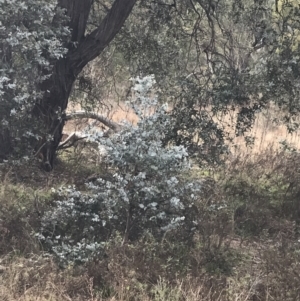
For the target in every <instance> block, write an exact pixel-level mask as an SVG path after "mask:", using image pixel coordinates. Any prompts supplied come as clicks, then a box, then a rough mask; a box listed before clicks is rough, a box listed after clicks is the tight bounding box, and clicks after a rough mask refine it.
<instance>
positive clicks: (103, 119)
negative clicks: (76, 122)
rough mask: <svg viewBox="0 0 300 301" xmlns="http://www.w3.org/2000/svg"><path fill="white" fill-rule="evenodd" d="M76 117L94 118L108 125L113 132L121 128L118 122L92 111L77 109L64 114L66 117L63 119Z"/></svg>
mask: <svg viewBox="0 0 300 301" xmlns="http://www.w3.org/2000/svg"><path fill="white" fill-rule="evenodd" d="M76 118H89V119H95V120H97V121H99V122H101V123H103V124H104V125H105V126H107V127H109V128H110V129H112V130H113V131H115V132H118V131H120V130H121V128H122V127H121V125H120V124H118V123H117V122H114V121H112V120H109V119H108V118H106V117H104V116H102V115H98V114H96V113H92V112H85V111H77V112H74V113H70V114H68V115H66V117H65V118H64V119H65V121H68V120H72V119H76Z"/></svg>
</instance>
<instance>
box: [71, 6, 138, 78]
mask: <svg viewBox="0 0 300 301" xmlns="http://www.w3.org/2000/svg"><path fill="white" fill-rule="evenodd" d="M136 1H137V0H115V1H114V3H113V5H112V7H111V9H110V10H109V12H108V13H107V15H106V16H105V18H104V19H103V20H102V22H101V24H100V25H99V27H98V28H96V29H95V30H94V31H92V32H91V33H90V34H89V35H88V36H86V37H85V38H84V39H83V40H82V41H81V42H79V44H78V47H77V48H76V49H74V50H72V51H71V52H70V53H69V55H68V58H69V60H70V63H71V66H72V68H73V70H74V73H75V74H77V72H80V71H81V70H82V68H83V67H84V66H85V65H86V64H87V63H88V62H90V61H92V60H93V59H94V58H96V57H97V56H98V55H100V53H101V52H102V51H103V50H104V48H105V47H106V46H107V45H108V44H109V43H110V42H111V41H112V40H113V38H114V37H115V36H116V34H117V33H118V32H119V31H120V29H121V28H122V26H123V24H124V22H125V21H126V19H127V18H128V16H129V15H130V13H131V10H132V8H133V6H134V5H135V3H136Z"/></svg>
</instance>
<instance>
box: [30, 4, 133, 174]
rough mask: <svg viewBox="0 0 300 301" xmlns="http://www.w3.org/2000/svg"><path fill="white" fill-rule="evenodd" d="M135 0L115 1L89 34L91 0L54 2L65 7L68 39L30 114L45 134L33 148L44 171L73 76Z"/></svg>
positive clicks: (99, 49)
mask: <svg viewBox="0 0 300 301" xmlns="http://www.w3.org/2000/svg"><path fill="white" fill-rule="evenodd" d="M136 1H137V0H115V1H114V3H113V5H112V7H111V9H110V10H109V11H108V13H107V15H106V16H105V18H104V19H103V20H102V22H101V23H100V25H99V27H98V28H96V29H95V30H94V31H93V32H91V33H90V34H89V35H87V36H85V35H84V34H85V30H86V24H87V20H88V16H89V13H90V10H91V6H92V2H93V0H84V1H82V0H59V1H58V5H59V6H61V7H62V8H65V9H66V13H67V15H68V17H69V20H70V22H69V24H68V25H69V26H70V28H71V29H72V42H77V43H78V45H77V47H73V46H71V45H70V46H69V51H68V53H67V54H66V56H65V57H64V58H63V59H60V60H59V61H57V63H56V64H55V67H54V69H53V73H52V76H51V77H50V78H49V79H48V80H46V81H44V82H43V83H42V90H43V91H44V92H45V94H44V97H43V99H42V101H41V102H40V103H37V104H36V105H35V107H34V110H33V115H34V116H35V117H36V118H37V119H38V120H39V121H40V122H41V124H42V126H43V130H44V131H45V133H46V135H45V137H44V138H43V139H42V141H41V142H40V145H39V146H38V147H36V149H37V154H42V159H43V167H44V169H45V170H46V171H50V170H52V168H53V160H54V157H55V153H56V150H57V147H58V145H59V143H60V140H61V137H62V130H63V127H64V123H65V118H64V112H65V110H66V108H67V105H68V99H69V96H70V93H71V90H72V86H73V84H74V82H75V79H76V77H77V76H78V74H79V73H80V72H81V71H82V69H83V68H84V66H85V65H86V64H87V63H88V62H90V61H92V60H93V59H94V58H96V57H97V56H98V55H100V54H101V52H102V51H103V50H104V49H105V47H106V46H107V45H108V44H109V43H110V42H111V41H112V40H113V38H114V37H115V36H116V34H117V33H118V32H119V30H120V29H121V27H122V26H123V24H124V22H125V21H126V19H127V17H128V16H129V15H130V13H131V10H132V8H133V6H134V4H135V3H136Z"/></svg>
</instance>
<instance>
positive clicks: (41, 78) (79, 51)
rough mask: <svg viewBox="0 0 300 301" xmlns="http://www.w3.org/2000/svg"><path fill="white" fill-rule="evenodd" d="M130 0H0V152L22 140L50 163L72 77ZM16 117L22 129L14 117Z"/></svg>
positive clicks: (103, 43) (103, 42) (99, 47)
mask: <svg viewBox="0 0 300 301" xmlns="http://www.w3.org/2000/svg"><path fill="white" fill-rule="evenodd" d="M135 2H136V0H115V1H113V2H112V3H110V2H108V3H106V4H105V3H104V2H103V3H101V2H100V3H97V2H96V1H93V0H86V1H81V0H75V1H74V0H58V1H43V0H42V1H39V0H38V1H37V0H26V1H23V2H19V1H6V0H4V1H0V11H1V13H0V16H1V18H0V22H1V36H2V40H1V57H2V60H1V72H2V74H1V77H0V83H1V86H0V88H1V111H0V113H1V121H2V125H1V135H0V142H2V143H1V147H0V148H1V153H0V154H1V156H2V157H5V156H6V155H9V154H11V153H12V151H16V150H18V147H16V145H20V144H19V143H18V142H19V140H24V141H25V144H26V145H28V147H32V146H33V148H34V149H35V151H36V153H37V154H41V155H42V157H43V163H44V168H45V169H46V170H51V169H52V166H53V159H54V156H55V152H56V149H57V146H58V145H59V142H60V140H61V137H62V129H63V126H64V114H65V110H66V107H67V104H68V99H69V96H70V93H71V91H72V86H73V84H74V82H75V79H76V78H77V76H78V74H79V73H80V72H81V71H82V69H83V68H84V67H85V65H86V64H87V63H88V62H90V61H91V60H93V59H94V58H95V57H97V56H98V55H99V54H100V53H101V52H102V51H103V50H104V49H105V47H107V45H108V44H109V43H110V42H111V41H112V40H113V38H114V37H115V35H116V34H117V33H118V32H119V30H120V28H121V27H122V26H123V24H124V22H125V20H126V19H127V17H128V15H129V14H130V12H131V10H132V8H133V6H134V4H135ZM96 6H100V8H101V9H97V10H96V8H97V7H96ZM102 8H103V9H102ZM95 10H96V13H94V12H95ZM95 16H97V17H98V19H95ZM93 18H94V21H95V23H91V22H90V21H91V20H92V19H93ZM15 114H16V115H17V119H18V120H15V119H14V118H11V117H12V116H13V115H15ZM21 120H22V122H23V125H22V127H23V129H22V127H21V128H18V127H19V126H20V124H16V123H15V122H16V121H19V122H20V121H21ZM25 121H26V122H25ZM25 124H27V129H26V130H24V125H25ZM33 124H35V128H34V126H33ZM21 130H22V131H23V132H24V133H22V135H20V131H21ZM36 140H37V141H38V143H36V142H33V141H36ZM28 142H30V143H28Z"/></svg>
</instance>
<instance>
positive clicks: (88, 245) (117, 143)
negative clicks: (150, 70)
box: [38, 76, 200, 262]
mask: <svg viewBox="0 0 300 301" xmlns="http://www.w3.org/2000/svg"><path fill="white" fill-rule="evenodd" d="M135 81H136V83H135V85H134V90H135V94H136V96H135V99H134V101H133V102H132V106H133V108H134V109H135V111H136V112H137V114H138V115H139V117H140V120H139V123H138V124H137V125H136V126H134V125H132V124H128V123H124V124H123V130H122V131H120V132H119V133H117V134H115V135H114V136H113V137H111V138H110V139H107V138H104V137H102V134H101V133H98V135H96V134H94V135H92V136H90V139H93V140H94V141H96V142H98V143H99V146H101V147H103V146H104V147H105V148H106V150H107V155H106V156H105V157H104V159H103V160H104V161H105V162H106V163H108V164H109V165H110V170H111V172H110V173H109V174H107V175H105V178H104V177H103V178H101V177H100V178H99V179H97V181H94V182H90V183H87V184H86V185H87V187H88V190H87V191H86V192H80V191H78V190H77V189H76V188H75V187H68V188H61V189H59V190H57V191H56V192H55V193H56V196H57V200H56V202H55V205H54V207H53V208H52V209H51V210H49V211H48V212H46V213H45V215H44V217H43V219H42V228H41V231H40V233H39V235H38V236H39V238H40V239H41V240H42V241H43V242H44V243H45V244H46V246H48V247H49V248H50V250H51V251H52V252H54V253H55V254H56V255H57V256H58V258H59V259H60V260H61V261H77V262H85V261H87V260H89V259H91V258H93V256H95V255H98V256H99V255H100V256H101V253H102V252H103V248H104V246H105V242H107V241H108V240H109V239H110V238H112V237H113V235H114V234H115V233H120V234H121V235H122V236H123V238H124V243H126V242H128V241H133V240H136V239H138V238H139V237H141V235H143V234H144V233H145V232H148V233H149V232H150V233H151V234H152V235H153V236H154V237H156V238H157V239H161V238H162V237H163V236H164V235H165V234H166V233H167V232H168V233H170V232H172V231H184V230H183V229H185V230H187V231H190V230H191V231H192V229H191V228H192V227H193V218H192V216H191V214H190V212H191V211H193V210H192V209H191V208H192V206H193V204H194V201H195V200H196V196H197V193H198V192H199V190H200V184H199V183H191V182H187V181H185V179H184V176H183V174H184V172H186V171H187V170H188V169H189V168H190V162H189V160H188V154H187V152H186V149H185V148H184V147H183V146H170V147H164V146H163V143H162V140H163V139H164V133H165V129H166V127H169V126H172V125H171V122H170V119H169V116H168V114H167V113H166V108H167V107H166V106H159V107H158V108H157V110H156V111H155V113H154V114H148V113H147V112H149V107H150V106H151V107H152V108H153V105H157V104H156V100H155V98H153V97H150V96H149V93H150V91H151V88H152V86H153V84H154V78H153V77H152V76H147V77H144V78H137V79H135Z"/></svg>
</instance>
